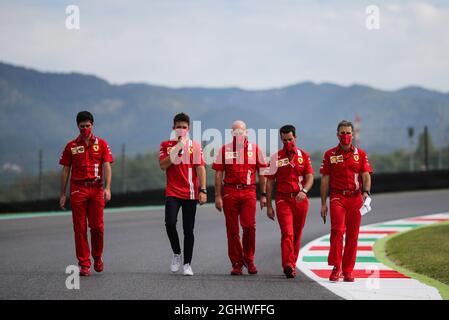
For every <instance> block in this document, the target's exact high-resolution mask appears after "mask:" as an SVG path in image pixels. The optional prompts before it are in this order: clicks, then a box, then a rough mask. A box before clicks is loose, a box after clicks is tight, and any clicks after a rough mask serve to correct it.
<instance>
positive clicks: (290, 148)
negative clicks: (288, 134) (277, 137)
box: [284, 141, 296, 153]
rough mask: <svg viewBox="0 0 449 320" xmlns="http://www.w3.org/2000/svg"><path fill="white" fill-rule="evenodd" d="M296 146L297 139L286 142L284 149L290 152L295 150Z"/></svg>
mask: <svg viewBox="0 0 449 320" xmlns="http://www.w3.org/2000/svg"><path fill="white" fill-rule="evenodd" d="M295 146H296V145H295V141H287V142H284V149H285V150H286V151H287V152H289V153H290V152H292V151H294V150H295Z"/></svg>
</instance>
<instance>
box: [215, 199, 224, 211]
mask: <svg viewBox="0 0 449 320" xmlns="http://www.w3.org/2000/svg"><path fill="white" fill-rule="evenodd" d="M215 208H217V210H218V211H220V212H221V210H223V198H222V197H221V196H215Z"/></svg>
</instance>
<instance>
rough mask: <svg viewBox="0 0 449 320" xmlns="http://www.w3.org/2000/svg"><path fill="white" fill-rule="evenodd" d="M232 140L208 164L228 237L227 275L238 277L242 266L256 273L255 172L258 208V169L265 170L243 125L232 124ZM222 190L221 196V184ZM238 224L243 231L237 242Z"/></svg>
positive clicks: (263, 202)
mask: <svg viewBox="0 0 449 320" xmlns="http://www.w3.org/2000/svg"><path fill="white" fill-rule="evenodd" d="M232 134H233V141H232V142H231V143H229V144H225V145H224V146H222V147H221V149H220V150H219V152H218V155H217V158H216V160H215V162H214V163H213V165H212V169H214V170H215V171H216V172H215V207H216V208H217V209H218V211H220V212H221V211H222V210H223V211H224V216H225V220H226V231H227V238H228V255H229V259H230V260H231V264H232V270H231V275H241V274H242V267H243V266H245V267H246V268H247V269H248V273H249V274H256V273H257V267H256V265H255V264H254V252H255V250H256V202H257V199H256V173H259V183H260V190H261V192H262V194H261V198H260V207H261V209H262V208H264V207H265V205H266V202H267V200H266V193H265V184H266V179H265V177H264V176H262V175H260V171H259V169H261V168H265V167H266V166H267V165H266V164H265V159H264V156H263V153H262V151H261V150H260V149H259V147H258V146H257V145H256V144H253V143H249V142H248V138H247V131H246V124H245V123H244V122H243V121H240V120H238V121H235V122H234V124H233V125H232ZM223 176H224V187H223V194H222V182H223ZM239 219H240V224H241V226H242V229H243V237H242V241H240V227H239Z"/></svg>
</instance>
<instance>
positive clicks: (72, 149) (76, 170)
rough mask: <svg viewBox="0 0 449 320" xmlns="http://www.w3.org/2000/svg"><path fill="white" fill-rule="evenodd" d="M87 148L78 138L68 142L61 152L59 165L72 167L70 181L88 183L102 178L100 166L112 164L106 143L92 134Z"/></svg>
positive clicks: (112, 160) (109, 150)
mask: <svg viewBox="0 0 449 320" xmlns="http://www.w3.org/2000/svg"><path fill="white" fill-rule="evenodd" d="M89 142H90V143H89V146H87V145H86V143H85V142H84V139H83V138H82V137H81V136H78V137H77V138H76V139H75V140H72V141H70V142H69V143H68V144H67V145H66V147H65V148H64V151H63V152H62V155H61V158H60V160H59V164H61V165H63V166H67V167H69V166H71V167H72V175H71V181H90V180H99V181H101V180H102V178H103V170H102V165H103V163H105V162H110V163H112V162H114V159H113V158H112V153H111V149H110V148H109V145H108V143H107V142H106V141H105V140H103V139H101V138H98V137H95V136H94V135H93V134H92V136H91V138H90V140H89Z"/></svg>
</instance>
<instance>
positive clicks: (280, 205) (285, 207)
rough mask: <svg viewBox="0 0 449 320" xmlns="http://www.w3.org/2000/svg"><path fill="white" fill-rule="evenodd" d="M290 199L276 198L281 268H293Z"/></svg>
mask: <svg viewBox="0 0 449 320" xmlns="http://www.w3.org/2000/svg"><path fill="white" fill-rule="evenodd" d="M289 202H290V199H276V215H277V218H278V222H279V226H280V228H281V256H282V268H283V269H285V268H286V267H291V268H293V263H292V262H293V250H294V249H293V212H292V208H291V207H290V203H289Z"/></svg>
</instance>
